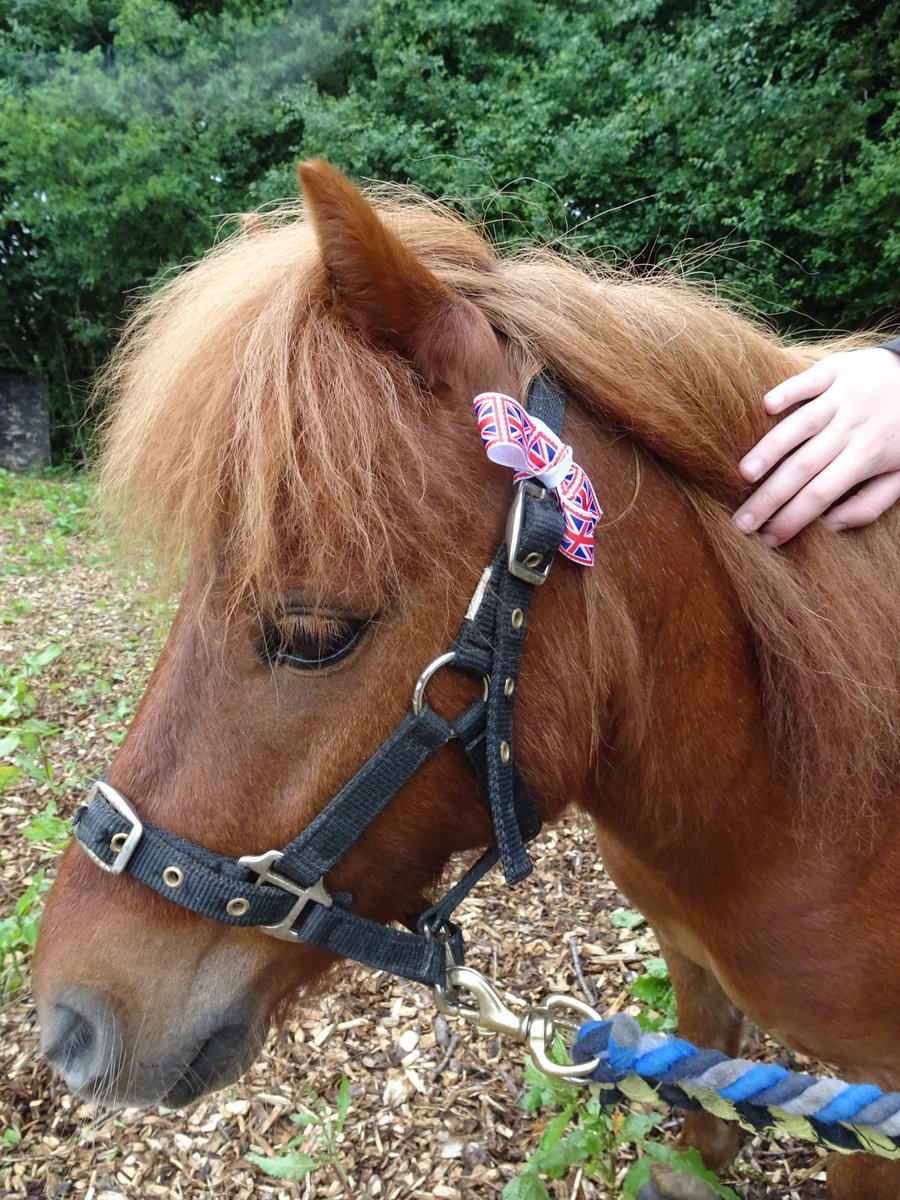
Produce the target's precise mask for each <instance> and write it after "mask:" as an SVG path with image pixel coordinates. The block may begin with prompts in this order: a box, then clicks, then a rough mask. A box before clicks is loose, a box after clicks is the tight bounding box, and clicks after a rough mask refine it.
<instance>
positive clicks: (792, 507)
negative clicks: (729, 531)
mask: <svg viewBox="0 0 900 1200" xmlns="http://www.w3.org/2000/svg"><path fill="white" fill-rule="evenodd" d="M763 403H764V404H765V407H766V411H767V412H769V413H771V414H773V415H774V414H776V413H780V412H784V411H785V410H786V409H789V408H792V407H793V406H794V405H799V407H798V408H796V409H795V411H794V412H792V413H789V414H788V416H786V417H785V418H784V420H783V421H781V422H780V423H779V424H778V425H776V426H775V427H774V429H770V430H769V432H768V433H767V434H766V435H765V437H763V438H761V439H760V441H759V442H757V444H756V445H755V446H754V447H753V449H752V450H751V451H750V452H749V453H748V454H747V455H746V456H745V457H744V458H743V459H742V460H741V462H740V472H741V474H742V475H743V476H744V478H745V479H746V480H748V481H749V482H750V483H753V482H755V481H756V480H757V479H761V478H762V477H763V475H765V474H766V473H767V472H768V471H771V472H772V473H771V475H769V477H768V478H767V479H766V481H765V482H764V483H762V484H761V485H760V486H759V487H758V488H757V489H756V491H755V492H754V493H753V494H752V495H751V496H750V497H749V498H748V499H747V500H745V501H744V503H743V504H742V505H741V507H740V508H739V509H738V510H737V512H736V513H735V514H734V516H733V518H732V520H733V522H734V524H735V525H736V526H737V528H738V529H740V530H741V531H742V532H744V533H752V532H753V531H754V530H756V529H759V528H760V526H762V525H765V529H764V530H763V532H762V533H761V534H760V537H761V538H762V540H763V541H764V542H766V543H767V545H769V546H780V545H781V544H782V543H783V542H786V541H788V539H789V538H792V537H793V536H794V535H795V534H796V533H799V532H800V530H801V529H803V528H804V527H805V526H807V525H808V524H809V523H810V521H812V520H814V519H815V518H816V517H818V516H821V515H822V514H823V513H825V516H824V517H823V518H822V519H823V521H824V523H825V524H826V525H827V526H828V528H829V529H833V530H840V529H848V528H851V527H855V526H859V525H868V524H869V523H870V522H872V521H874V520H875V518H876V517H879V516H881V514H882V513H883V512H884V511H885V510H886V509H887V508H889V507H890V506H891V505H892V504H893V503H894V501H895V500H897V499H898V498H900V354H895V353H894V351H893V350H884V349H880V348H874V349H871V350H853V351H849V352H843V353H839V354H830V355H829V356H828V357H827V358H823V359H821V361H820V362H817V363H815V364H814V365H813V366H811V367H809V369H808V370H806V371H802V372H801V373H800V374H799V375H794V376H792V377H791V378H790V379H786V380H785V381H784V383H781V384H779V385H778V387H775V388H773V389H772V390H771V391H770V392H767V393H766V395H765V396H764V397H763ZM781 460H784V461H781ZM776 464H779V465H777V466H776ZM773 467H774V468H775V469H774V470H773V469H772V468H773ZM860 483H862V484H863V486H862V487H861V488H860V489H859V491H857V492H855V493H854V495H852V496H851V497H849V499H847V500H845V501H844V502H843V503H841V504H837V505H836V506H835V507H834V508H831V505H832V504H835V501H836V500H838V499H840V497H841V496H843V495H844V494H845V493H846V492H848V491H850V489H851V488H854V487H856V486H857V485H858V484H860ZM826 509H828V510H829V511H828V512H826Z"/></svg>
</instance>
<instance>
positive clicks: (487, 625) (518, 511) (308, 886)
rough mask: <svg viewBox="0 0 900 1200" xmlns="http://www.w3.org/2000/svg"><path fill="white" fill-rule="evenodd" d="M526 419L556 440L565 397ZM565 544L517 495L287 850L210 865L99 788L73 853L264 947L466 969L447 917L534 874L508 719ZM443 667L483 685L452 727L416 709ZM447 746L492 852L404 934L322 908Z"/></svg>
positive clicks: (530, 811)
mask: <svg viewBox="0 0 900 1200" xmlns="http://www.w3.org/2000/svg"><path fill="white" fill-rule="evenodd" d="M528 411H529V413H530V414H531V415H533V416H535V417H537V418H538V419H539V420H540V421H542V422H543V423H544V424H545V425H546V426H548V427H549V428H550V429H551V430H552V431H554V432H555V433H559V432H560V431H561V429H562V424H563V418H564V415H565V397H564V395H563V394H562V392H561V391H560V389H559V388H558V387H557V385H556V384H555V383H554V382H553V381H552V380H550V379H549V378H548V377H547V376H544V375H540V376H538V377H537V379H535V381H534V383H533V384H532V387H531V389H530V390H529V395H528ZM563 534H564V519H563V515H562V513H561V512H560V509H559V507H558V505H557V503H556V499H555V497H554V496H553V494H552V493H550V492H548V491H547V490H546V489H545V488H543V487H540V486H538V485H537V484H536V483H535V481H534V480H523V481H521V482H519V483H518V485H517V488H516V494H515V498H514V500H513V503H512V506H511V508H510V512H509V518H508V522H507V530H506V539H505V541H504V542H503V543H502V544H501V545H500V547H499V548H498V550H497V553H496V554H495V555H494V559H493V561H492V563H491V565H490V566H489V567H488V568H487V569H486V570H485V571H484V574H483V575H482V577H481V580H480V582H479V584H478V587H477V588H476V590H475V593H474V595H473V597H472V601H471V603H470V605H469V609H468V612H467V613H466V617H465V619H464V620H463V622H462V626H461V628H460V631H459V633H458V634H457V636H456V639H455V640H454V642H453V644H452V647H451V649H450V650H449V651H447V652H446V653H444V654H442V655H440V656H439V657H438V658H436V659H435V660H434V661H433V662H432V663H430V664H429V665H428V666H427V667H426V668H425V670H424V671H423V672H422V674H421V675H420V676H419V680H418V682H417V683H416V686H415V691H414V694H413V702H412V711H411V712H410V713H408V714H407V716H406V717H405V718H404V719H403V720H402V721H401V722H400V724H399V725H398V726H397V728H396V729H395V730H394V732H393V733H392V734H391V735H390V736H389V737H388V738H387V740H386V741H384V742H383V743H382V745H381V746H380V747H379V748H378V749H377V750H376V751H375V752H374V754H373V755H372V756H371V757H370V758H369V759H368V760H367V761H366V762H365V763H364V764H363V766H362V767H361V768H360V769H359V770H358V771H357V772H356V774H355V775H354V776H353V777H352V778H351V779H350V780H349V781H348V782H347V783H346V784H345V785H344V787H343V788H342V789H341V790H340V791H339V792H338V793H337V795H336V796H334V797H333V798H332V799H331V800H330V801H329V803H328V804H327V805H326V806H325V808H324V809H322V811H321V812H320V813H318V815H317V816H316V817H315V818H314V819H313V820H312V821H311V822H310V824H309V825H308V826H307V827H306V829H304V830H303V832H302V833H300V834H299V836H298V837H296V838H295V839H294V840H293V841H292V842H290V843H289V844H288V845H287V846H285V847H284V849H283V850H269V851H267V852H266V853H265V854H261V855H245V856H244V857H242V858H240V859H232V858H228V857H227V856H225V855H222V854H216V853H214V852H213V851H211V850H207V849H205V848H204V847H202V846H198V845H197V844H196V843H195V842H190V841H188V840H186V839H185V838H182V837H179V836H178V835H177V834H174V833H170V832H169V831H167V830H165V829H161V828H160V827H158V826H156V825H151V824H150V823H149V822H142V821H141V820H140V818H139V816H138V814H137V813H136V812H135V811H134V809H133V808H132V806H131V805H130V804H129V802H128V801H127V800H126V799H125V797H124V796H122V795H121V793H119V792H117V791H116V790H115V788H113V787H111V786H110V785H109V784H108V783H106V782H105V780H104V779H101V780H99V781H98V782H97V783H96V784H95V786H94V790H93V792H92V794H91V795H90V797H89V799H88V802H87V803H86V804H85V805H83V806H82V807H80V808H79V809H78V811H77V812H76V813H75V820H74V829H75V836H76V837H77V839H78V841H79V842H80V843H81V846H82V847H83V848H84V850H85V851H86V852H87V854H88V855H89V856H90V857H91V859H93V861H94V862H95V863H96V864H97V865H98V866H99V867H102V869H103V870H104V871H109V872H112V873H113V874H116V875H121V874H123V873H125V872H128V873H129V874H131V875H133V876H134V877H135V878H136V879H139V880H140V881H141V882H142V883H145V884H147V886H148V887H151V888H153V890H154V891H155V892H157V893H158V894H159V895H161V896H165V898H166V899H168V900H173V901H174V902H175V903H176V904H180V905H182V906H183V907H185V908H188V909H190V910H191V912H195V913H199V914H200V915H201V916H205V917H212V918H214V919H215V920H217V921H222V922H224V923H225V924H228V925H252V926H257V927H259V928H260V929H261V931H262V932H263V933H267V934H269V935H271V936H272V937H277V938H282V939H284V940H285V941H291V942H298V941H299V942H303V943H305V944H307V945H310V946H317V947H320V948H322V949H326V950H329V951H331V952H333V953H335V954H338V955H340V956H341V957H342V958H350V959H353V960H355V961H356V962H360V963H364V964H366V965H368V966H373V967H376V968H377V969H380V970H383V971H388V972H389V973H391V974H395V975H400V976H403V977H405V978H407V979H413V980H416V981H418V982H420V983H426V984H431V985H433V986H443V985H444V983H445V980H446V969H447V964H448V957H449V958H450V959H451V960H452V962H453V963H456V964H460V963H462V960H463V947H462V938H461V935H460V932H459V929H458V927H457V926H455V925H454V924H453V923H452V922H451V921H450V915H451V913H452V912H453V911H454V909H455V908H456V907H457V906H458V905H459V903H460V902H461V901H462V900H463V899H464V898H465V896H466V895H467V894H468V893H469V891H470V890H471V889H472V887H474V885H475V884H476V883H477V882H478V880H479V879H481V877H482V876H483V875H484V874H485V873H486V872H487V871H488V870H489V869H490V868H491V867H492V866H493V865H494V863H496V862H497V861H498V860H499V861H500V862H501V863H502V865H503V872H504V875H505V878H506V881H507V883H509V884H515V883H518V882H519V881H520V880H522V879H524V878H525V876H527V875H528V874H529V873H530V872H531V870H532V864H531V860H530V858H529V857H528V853H527V851H526V850H525V845H526V843H527V842H529V841H531V839H532V838H534V837H536V836H537V834H538V832H539V831H540V819H539V817H538V815H537V811H536V809H535V807H534V804H533V802H532V800H531V798H530V796H529V795H528V792H527V790H526V788H525V786H524V784H523V782H522V779H521V777H520V775H519V773H518V770H517V769H516V766H515V762H514V759H513V752H512V747H513V730H512V724H513V708H514V701H515V695H516V690H517V686H516V685H517V683H518V679H519V668H520V662H521V656H522V647H523V642H524V638H525V633H526V629H527V625H528V609H529V605H530V603H531V598H532V596H533V594H534V589H535V587H537V586H539V585H540V584H542V583H543V582H544V581H545V580H546V578H547V575H548V573H549V570H550V566H551V565H552V562H553V557H554V554H555V552H556V550H557V549H558V548H559V546H560V542H561V540H562V538H563ZM450 663H452V664H453V666H454V668H456V669H459V670H463V671H466V672H468V673H469V674H472V675H474V676H476V677H478V678H481V679H483V680H484V684H485V689H484V696H483V697H482V698H481V699H479V700H477V701H476V702H475V703H473V704H472V705H470V706H469V708H467V709H466V710H465V711H464V712H463V713H462V715H461V716H459V717H457V718H455V719H454V720H452V721H448V720H446V719H445V718H444V717H442V716H440V715H439V714H438V713H436V712H435V711H434V710H433V709H431V708H430V707H429V706H428V704H427V702H426V700H425V688H426V685H427V683H428V680H429V679H430V678H431V676H432V675H433V674H434V673H435V672H436V671H437V670H439V669H440V668H441V667H442V666H445V665H448V664H450ZM454 739H455V740H457V741H458V742H459V744H460V746H461V748H462V749H463V751H464V753H465V754H466V756H467V758H468V760H469V763H470V765H471V767H472V770H473V772H474V774H475V777H476V779H477V781H478V785H479V789H480V791H481V793H482V795H483V796H484V797H485V798H486V799H487V802H488V804H489V807H490V813H491V820H492V823H493V826H494V832H495V838H496V844H495V846H493V847H491V848H490V849H488V850H487V851H486V852H485V853H484V854H483V855H482V856H481V858H479V859H478V861H477V862H476V863H475V864H474V866H472V867H471V868H470V869H469V870H468V872H467V873H466V874H465V875H464V876H463V878H462V879H461V880H460V881H459V882H458V883H456V884H455V885H454V886H453V887H452V888H451V889H450V890H449V891H448V892H447V893H446V894H445V895H444V896H443V897H442V898H441V899H440V900H439V901H437V902H436V903H435V904H434V905H432V907H431V908H429V909H428V910H427V911H426V912H424V913H422V914H421V915H420V916H419V917H418V918H416V919H414V920H412V921H411V922H410V926H409V930H408V931H405V930H400V929H394V928H392V927H390V926H387V925H381V924H379V923H377V922H375V921H371V920H368V919H366V918H364V917H360V916H357V915H355V914H354V913H351V912H350V911H349V905H350V903H351V900H352V897H350V896H348V895H344V894H339V893H335V894H329V892H328V891H327V890H326V888H325V886H324V883H323V880H324V877H325V875H326V874H327V873H328V871H330V870H331V869H332V867H334V866H335V865H336V864H337V863H338V862H339V861H340V860H341V859H342V858H343V857H344V856H345V855H346V854H347V852H348V851H349V850H350V848H351V847H352V846H353V845H354V843H355V842H356V841H357V840H358V839H359V837H360V836H361V835H362V834H363V833H364V831H365V830H366V828H367V827H368V826H369V825H370V824H371V822H372V821H373V820H374V819H375V817H376V816H377V815H378V814H379V813H380V812H381V811H382V810H383V809H384V808H385V806H386V805H387V804H388V802H389V801H390V800H391V799H392V798H393V797H394V796H395V795H396V794H397V792H398V791H400V789H401V788H402V787H403V785H404V784H405V783H407V782H408V780H409V779H411V778H412V776H413V775H414V774H415V773H416V771H418V770H419V768H420V767H421V766H423V765H424V763H425V762H427V761H428V759H430V758H431V757H432V755H434V754H435V753H436V752H437V751H438V750H440V749H441V748H442V747H443V746H445V745H446V744H447V743H448V742H449V741H451V740H454Z"/></svg>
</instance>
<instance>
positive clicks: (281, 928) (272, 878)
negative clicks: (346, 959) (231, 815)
mask: <svg viewBox="0 0 900 1200" xmlns="http://www.w3.org/2000/svg"><path fill="white" fill-rule="evenodd" d="M283 857H284V855H283V854H282V852H281V851H280V850H267V851H266V852H265V854H245V855H244V857H243V858H239V859H238V862H239V863H240V864H241V866H242V867H246V868H247V870H248V871H252V872H253V873H254V875H256V876H257V879H256V882H257V883H271V884H272V885H273V886H274V887H277V888H281V890H282V891H283V892H289V893H290V894H291V895H292V896H296V897H297V903H296V904H295V905H293V907H292V908H291V910H290V912H288V914H287V915H286V916H285V917H284V918H283V919H282V920H281V921H279V922H278V924H277V925H257V926H255V928H257V929H258V930H259V931H260V933H267V934H268V935H269V937H273V938H280V939H281V941H283V942H299V941H300V935H299V934H298V933H297V932H296V931H295V930H294V928H293V926H294V923H295V922H296V920H297V918H298V917H299V916H300V914H301V913H302V912H303V910H304V908H306V906H307V904H309V903H310V902H311V901H315V902H316V903H317V904H321V905H322V906H323V907H324V908H331V904H332V900H331V896H329V894H328V892H327V891H326V890H325V885H324V884H323V883H322V880H321V879H317V880H316V882H315V883H314V884H313V885H312V887H309V888H302V887H301V886H300V884H299V883H294V881H293V880H292V879H286V878H285V876H284V875H279V874H277V873H276V872H275V871H273V870H272V867H273V866H274V865H275V863H277V862H278V860H279V859H280V858H283Z"/></svg>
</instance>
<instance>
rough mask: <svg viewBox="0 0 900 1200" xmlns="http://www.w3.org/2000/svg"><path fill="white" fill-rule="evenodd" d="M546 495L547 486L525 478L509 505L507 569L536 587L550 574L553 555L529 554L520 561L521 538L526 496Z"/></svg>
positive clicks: (539, 496)
mask: <svg viewBox="0 0 900 1200" xmlns="http://www.w3.org/2000/svg"><path fill="white" fill-rule="evenodd" d="M546 495H547V489H546V488H545V487H541V485H540V484H539V483H535V482H534V481H533V480H531V479H523V480H522V481H521V483H519V484H518V485H517V486H516V494H515V496H514V497H513V502H512V504H511V505H510V506H509V514H508V516H507V518H506V557H507V563H506V566H507V570H508V571H509V573H510V575H515V577H516V579H522V580H524V582H525V583H530V584H532V585H533V586H534V587H540V585H541V584H542V583H543V582H544V581H545V580H546V578H547V576H548V575H549V574H550V568H551V566H552V565H553V555H552V554H551V555H547V556H546V561H545V556H544V555H540V554H537V553H534V554H528V555H526V556H525V558H524V560H522V561H520V560H519V538H520V537H521V536H522V526H523V525H524V522H525V497H526V496H533V497H534V499H536V500H543V499H544V497H545V496H546ZM529 560H531V561H529ZM542 564H543V565H542Z"/></svg>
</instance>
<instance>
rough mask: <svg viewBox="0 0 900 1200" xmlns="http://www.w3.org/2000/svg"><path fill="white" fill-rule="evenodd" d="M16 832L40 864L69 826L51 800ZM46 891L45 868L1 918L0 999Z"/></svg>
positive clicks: (14, 982)
mask: <svg viewBox="0 0 900 1200" xmlns="http://www.w3.org/2000/svg"><path fill="white" fill-rule="evenodd" d="M19 832H20V833H21V834H22V836H23V837H24V838H25V840H26V841H28V842H31V843H32V844H34V846H35V847H36V849H37V851H38V856H39V858H40V859H42V860H43V861H49V860H50V859H52V858H55V857H56V856H57V855H58V854H60V853H61V852H62V850H63V848H64V847H65V845H66V843H67V842H68V840H69V824H68V822H67V821H64V820H63V819H62V818H61V817H60V816H59V814H58V813H57V809H56V803H55V801H53V800H49V801H48V802H47V805H46V807H45V808H44V810H43V811H42V812H39V813H36V814H35V815H34V816H33V817H31V818H30V819H29V820H28V821H26V822H25V823H24V824H23V825H22V826H21V828H20V831H19ZM49 887H50V880H49V879H46V878H45V872H44V868H43V867H39V868H38V869H37V870H36V871H35V872H34V874H33V875H32V877H31V880H30V882H29V884H28V887H27V888H26V889H25V891H24V892H23V893H22V895H21V896H20V897H19V898H18V900H17V901H16V904H15V908H14V909H13V911H12V912H11V913H10V914H9V915H8V916H6V917H3V918H0V998H4V997H8V996H10V995H12V993H13V992H16V991H17V990H18V989H19V987H20V986H21V984H22V979H23V966H24V963H25V961H26V960H27V959H28V958H29V957H30V955H31V952H32V951H33V950H34V947H35V944H36V942H37V934H38V925H39V924H40V917H41V911H42V907H43V905H42V900H43V896H44V894H45V893H46V892H47V890H48V889H49ZM4 1144H6V1143H4Z"/></svg>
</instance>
